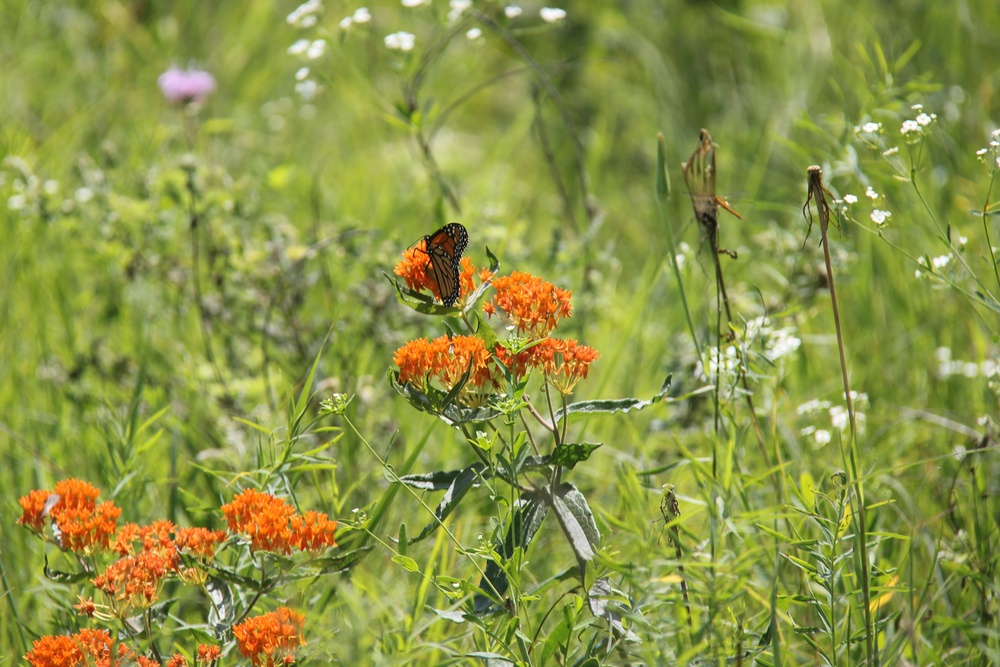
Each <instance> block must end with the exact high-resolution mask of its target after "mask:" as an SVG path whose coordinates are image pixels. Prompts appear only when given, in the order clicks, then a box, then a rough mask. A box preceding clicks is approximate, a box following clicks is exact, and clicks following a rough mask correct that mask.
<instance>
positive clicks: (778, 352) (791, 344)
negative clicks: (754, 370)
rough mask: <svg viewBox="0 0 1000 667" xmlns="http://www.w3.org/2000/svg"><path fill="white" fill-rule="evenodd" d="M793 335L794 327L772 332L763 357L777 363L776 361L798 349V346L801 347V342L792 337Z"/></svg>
mask: <svg viewBox="0 0 1000 667" xmlns="http://www.w3.org/2000/svg"><path fill="white" fill-rule="evenodd" d="M794 333H795V328H794V327H787V328H784V329H778V330H777V331H775V332H773V333H772V334H771V336H770V337H769V338H768V341H767V346H766V349H765V350H764V356H766V357H767V358H768V359H770V360H771V361H777V360H778V359H781V358H782V357H787V356H788V355H790V354H792V353H793V352H795V351H796V350H797V349H799V346H801V345H802V341H801V340H799V339H798V337H796V336H794V335H793V334H794Z"/></svg>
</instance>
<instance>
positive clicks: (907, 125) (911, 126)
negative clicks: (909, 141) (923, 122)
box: [899, 120, 920, 134]
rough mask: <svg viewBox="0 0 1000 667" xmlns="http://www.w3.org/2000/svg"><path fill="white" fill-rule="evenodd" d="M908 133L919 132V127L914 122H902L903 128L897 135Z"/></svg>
mask: <svg viewBox="0 0 1000 667" xmlns="http://www.w3.org/2000/svg"><path fill="white" fill-rule="evenodd" d="M910 132H920V126H919V125H917V121H915V120H904V121H903V126H902V127H900V128H899V133H900V134H909V133H910Z"/></svg>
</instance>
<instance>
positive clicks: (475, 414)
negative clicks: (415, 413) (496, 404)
mask: <svg viewBox="0 0 1000 667" xmlns="http://www.w3.org/2000/svg"><path fill="white" fill-rule="evenodd" d="M386 377H387V378H388V380H389V384H390V385H392V388H393V389H395V390H396V393H398V394H399V395H400V396H402V397H403V398H405V399H406V400H407V401H408V402H409V404H410V405H412V406H413V407H415V408H416V409H417V410H420V411H421V412H428V413H430V414H432V415H437V416H438V417H440V418H441V419H443V420H444V421H445V422H446V423H447V424H448V425H450V426H454V425H458V424H466V423H469V422H484V421H489V420H491V419H496V418H497V417H500V416H502V414H503V413H501V412H500V411H499V410H497V409H495V408H491V407H488V406H486V407H481V408H466V407H463V406H461V405H456V404H455V403H452V404H451V405H448V406H447V407H446V408H444V409H443V410H442V409H441V408H440V406H441V405H444V404H445V398H446V395H445V393H444V392H443V391H437V390H434V389H432V390H431V391H430V392H428V393H426V394H425V393H424V392H421V391H418V390H417V389H414V388H413V387H411V386H410V385H408V384H401V383H400V382H399V372H398V371H396V370H395V369H392V368H390V369H389V370H388V371H387V372H386Z"/></svg>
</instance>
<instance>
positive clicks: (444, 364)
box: [392, 336, 498, 405]
mask: <svg viewBox="0 0 1000 667" xmlns="http://www.w3.org/2000/svg"><path fill="white" fill-rule="evenodd" d="M392 360H393V361H394V362H395V364H396V365H397V366H399V381H400V382H401V383H404V384H406V383H409V384H411V385H413V387H414V388H416V389H417V390H419V391H422V392H425V393H426V392H427V391H428V390H429V389H431V388H435V389H440V390H443V391H446V392H447V391H451V390H452V389H453V388H454V387H455V385H456V384H458V382H459V381H460V380H461V379H462V376H463V375H465V373H466V372H467V371H469V370H470V368H471V372H470V374H469V380H468V382H466V384H465V387H463V389H462V391H461V392H460V393H459V397H458V400H459V401H460V402H461V403H463V404H466V405H482V404H483V403H485V401H486V400H487V399H488V398H489V396H490V395H491V393H492V390H493V389H494V388H496V387H497V386H498V382H497V379H496V377H495V376H494V373H493V369H492V367H491V365H490V353H489V352H488V351H487V350H486V345H485V344H484V343H483V340H482V339H481V338H478V337H476V336H454V337H452V338H448V337H447V336H441V337H439V338H435V339H434V340H432V341H428V340H427V339H425V338H418V339H417V340H412V341H410V342H409V343H407V344H406V345H404V346H403V347H401V348H399V349H398V350H396V353H395V354H394V355H393V358H392ZM432 382H433V383H432ZM435 383H436V384H435Z"/></svg>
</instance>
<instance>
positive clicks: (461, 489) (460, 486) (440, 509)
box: [410, 462, 486, 544]
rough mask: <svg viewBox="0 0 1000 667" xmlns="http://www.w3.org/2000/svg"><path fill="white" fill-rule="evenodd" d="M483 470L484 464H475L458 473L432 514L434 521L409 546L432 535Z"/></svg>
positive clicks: (473, 484) (477, 479) (474, 483)
mask: <svg viewBox="0 0 1000 667" xmlns="http://www.w3.org/2000/svg"><path fill="white" fill-rule="evenodd" d="M485 469H486V465H485V464H483V463H479V462H476V463H473V464H472V465H471V466H469V467H468V468H466V469H465V470H461V471H459V473H458V475H456V476H455V478H454V479H453V480H452V481H451V484H449V485H448V490H447V491H446V492H445V494H444V498H442V499H441V502H440V503H438V506H437V510H435V512H434V516H435V517H436V520H435V521H432V522H431V523H429V524H427V525H426V526H424V529H423V530H421V531H420V534H419V535H417V536H416V537H414V538H413V539H412V540H410V544H415V543H417V542H419V541H420V540H422V539H424V538H425V537H427V536H428V535H430V534H431V533H433V532H434V529H435V528H437V527H438V526H440V525H441V522H442V521H444V520H445V519H446V518H447V517H448V515H449V514H451V512H452V510H454V509H455V507H457V506H458V503H460V502H461V501H462V498H464V497H465V494H466V493H468V492H469V489H471V488H472V487H473V486H475V485H476V483H477V482H478V481H479V480H480V479H481V478H482V472H483V470H485Z"/></svg>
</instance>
